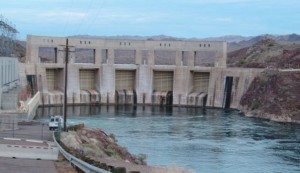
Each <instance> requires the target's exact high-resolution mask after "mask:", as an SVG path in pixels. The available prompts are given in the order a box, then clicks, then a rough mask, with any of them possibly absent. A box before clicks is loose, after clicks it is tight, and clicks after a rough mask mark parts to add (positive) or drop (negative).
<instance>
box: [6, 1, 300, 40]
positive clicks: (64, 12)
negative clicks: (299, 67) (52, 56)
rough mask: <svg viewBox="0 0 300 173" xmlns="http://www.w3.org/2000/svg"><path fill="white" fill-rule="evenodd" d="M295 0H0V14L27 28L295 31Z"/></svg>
mask: <svg viewBox="0 0 300 173" xmlns="http://www.w3.org/2000/svg"><path fill="white" fill-rule="evenodd" d="M299 11H300V1H299V0H286V1H282V0H160V1H157V0H155V1H154V0H127V1H124V0H10V1H7V0H0V14H2V15H3V16H4V17H6V18H8V20H9V21H11V22H12V23H14V24H15V25H16V28H17V29H18V30H19V32H20V34H19V38H20V39H25V38H26V35H27V34H32V35H47V36H48V35H49V36H70V35H101V36H115V35H141V36H151V35H160V34H163V35H169V36H174V37H186V38H191V37H198V38H205V37H212V36H223V35H244V36H253V35H260V34H290V33H297V34H299V30H300V20H299V19H300V12H299Z"/></svg>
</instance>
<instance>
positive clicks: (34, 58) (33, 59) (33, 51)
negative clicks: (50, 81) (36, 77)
mask: <svg viewBox="0 0 300 173" xmlns="http://www.w3.org/2000/svg"><path fill="white" fill-rule="evenodd" d="M27 50H28V49H26V51H27ZM28 56H29V62H30V63H40V59H39V47H38V46H30V54H29V55H28ZM26 58H27V57H26Z"/></svg>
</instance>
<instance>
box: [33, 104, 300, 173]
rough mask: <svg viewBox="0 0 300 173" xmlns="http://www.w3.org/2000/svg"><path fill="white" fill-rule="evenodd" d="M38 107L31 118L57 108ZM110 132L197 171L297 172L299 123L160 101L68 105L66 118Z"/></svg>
mask: <svg viewBox="0 0 300 173" xmlns="http://www.w3.org/2000/svg"><path fill="white" fill-rule="evenodd" d="M61 113H62V108H61V107H52V108H39V109H38V113H37V114H38V115H37V119H38V120H40V121H47V115H53V114H61ZM76 123H85V125H86V126H88V127H96V128H101V129H103V130H104V131H105V132H106V133H108V134H110V133H113V134H115V136H116V138H117V140H118V143H119V144H120V145H122V146H124V147H126V148H127V149H128V151H129V152H131V153H133V154H139V153H143V154H146V155H147V162H148V164H149V165H154V166H179V167H184V168H187V169H192V170H194V171H195V172H197V173H198V172H199V173H200V172H201V173H202V172H203V173H235V172H236V173H248V172H251V173H255V172H257V173H293V172H300V125H295V124H289V123H276V122H271V121H267V120H261V119H255V118H247V117H244V116H243V115H240V114H239V113H238V112H237V111H226V112H225V111H224V110H221V109H207V110H206V111H203V110H202V109H195V108H178V107H173V108H161V107H150V106H149V107H148V106H147V107H137V108H132V107H129V108H128V107H121V108H118V109H116V108H115V107H107V106H102V107H96V106H94V107H93V106H89V107H87V106H84V107H78V106H77V107H69V108H68V124H76Z"/></svg>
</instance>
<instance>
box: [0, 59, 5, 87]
mask: <svg viewBox="0 0 300 173" xmlns="http://www.w3.org/2000/svg"><path fill="white" fill-rule="evenodd" d="M2 69H3V58H0V88H2V85H3V83H4V82H3V80H4V79H3V75H2V71H3V70H2Z"/></svg>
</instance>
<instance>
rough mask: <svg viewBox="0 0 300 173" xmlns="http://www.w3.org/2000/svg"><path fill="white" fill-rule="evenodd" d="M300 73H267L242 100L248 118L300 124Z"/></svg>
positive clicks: (252, 85) (256, 79)
mask: <svg viewBox="0 0 300 173" xmlns="http://www.w3.org/2000/svg"><path fill="white" fill-rule="evenodd" d="M299 91H300V71H298V72H279V71H276V70H266V71H265V72H264V73H263V74H262V75H261V76H259V77H256V78H255V79H254V80H253V82H252V83H251V85H250V87H249V89H248V91H247V92H246V93H245V95H244V96H243V97H242V99H241V102H240V105H241V108H240V109H241V110H242V111H243V112H244V113H245V114H246V116H253V117H259V118H265V119H271V120H274V121H280V122H296V123H300V92H299Z"/></svg>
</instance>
